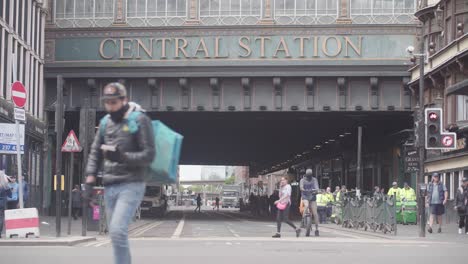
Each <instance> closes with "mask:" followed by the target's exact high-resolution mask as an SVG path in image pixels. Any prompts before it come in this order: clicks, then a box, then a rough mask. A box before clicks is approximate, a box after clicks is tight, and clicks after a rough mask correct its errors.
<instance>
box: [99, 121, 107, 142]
mask: <svg viewBox="0 0 468 264" xmlns="http://www.w3.org/2000/svg"><path fill="white" fill-rule="evenodd" d="M109 118H110V115H109V114H107V115H105V116H104V117H103V118H101V121H99V137H100V138H101V143H104V134H105V132H106V127H107V120H109Z"/></svg>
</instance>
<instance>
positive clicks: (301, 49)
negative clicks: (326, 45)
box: [294, 37, 310, 58]
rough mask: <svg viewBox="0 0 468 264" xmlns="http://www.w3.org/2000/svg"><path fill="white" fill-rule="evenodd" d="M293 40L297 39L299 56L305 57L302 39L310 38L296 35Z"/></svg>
mask: <svg viewBox="0 0 468 264" xmlns="http://www.w3.org/2000/svg"><path fill="white" fill-rule="evenodd" d="M294 40H299V51H300V55H299V58H305V55H304V40H310V38H309V37H297V38H294Z"/></svg>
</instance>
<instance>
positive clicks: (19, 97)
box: [11, 82, 26, 108]
mask: <svg viewBox="0 0 468 264" xmlns="http://www.w3.org/2000/svg"><path fill="white" fill-rule="evenodd" d="M11 98H12V99H13V102H14V103H15V106H16V107H19V108H23V107H24V105H25V104H26V89H25V88H24V86H23V84H22V83H21V82H14V83H13V84H12V85H11Z"/></svg>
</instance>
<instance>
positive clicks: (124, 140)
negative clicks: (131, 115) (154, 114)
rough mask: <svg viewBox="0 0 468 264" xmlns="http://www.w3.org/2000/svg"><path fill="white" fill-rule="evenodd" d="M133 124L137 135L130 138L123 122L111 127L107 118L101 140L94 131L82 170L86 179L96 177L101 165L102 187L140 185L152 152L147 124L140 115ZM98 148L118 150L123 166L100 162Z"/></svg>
mask: <svg viewBox="0 0 468 264" xmlns="http://www.w3.org/2000/svg"><path fill="white" fill-rule="evenodd" d="M129 111H132V109H130V110H129ZM137 123H138V131H137V132H136V133H134V134H132V133H130V131H129V129H128V125H127V120H126V119H123V120H122V121H121V122H118V123H114V122H113V121H112V119H111V118H109V119H108V120H107V125H106V128H105V133H104V137H101V136H100V133H99V129H98V131H97V133H96V136H95V138H94V142H93V145H92V146H91V152H90V154H89V158H88V164H87V168H86V173H87V175H88V176H97V174H98V170H99V168H100V167H101V166H100V165H101V163H102V162H103V161H104V167H103V184H104V185H105V186H106V185H112V184H119V183H128V182H142V181H144V177H145V173H146V171H147V169H148V167H149V166H150V164H151V162H152V161H153V159H154V157H155V155H156V151H155V143H154V135H153V127H152V124H151V120H150V119H149V118H148V116H147V115H146V114H144V113H142V114H140V115H139V116H138V119H137ZM102 144H107V145H116V146H118V148H119V150H120V151H121V152H122V153H123V162H112V161H110V160H104V159H103V153H102V150H101V145H102Z"/></svg>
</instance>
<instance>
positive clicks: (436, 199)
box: [426, 172, 448, 233]
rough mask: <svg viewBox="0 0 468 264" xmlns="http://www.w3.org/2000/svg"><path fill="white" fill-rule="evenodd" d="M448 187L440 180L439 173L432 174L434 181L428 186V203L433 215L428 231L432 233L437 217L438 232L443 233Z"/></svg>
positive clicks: (430, 218)
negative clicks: (443, 217)
mask: <svg viewBox="0 0 468 264" xmlns="http://www.w3.org/2000/svg"><path fill="white" fill-rule="evenodd" d="M447 199H448V191H447V187H446V186H445V185H444V184H443V183H442V182H441V181H440V176H439V173H436V172H435V173H433V174H432V182H431V183H429V186H428V188H427V200H426V201H427V203H428V204H429V206H430V213H431V216H430V217H429V227H428V229H427V232H429V233H432V225H433V224H434V218H436V217H437V222H438V223H439V229H438V230H437V233H442V216H443V215H444V214H445V204H447Z"/></svg>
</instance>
